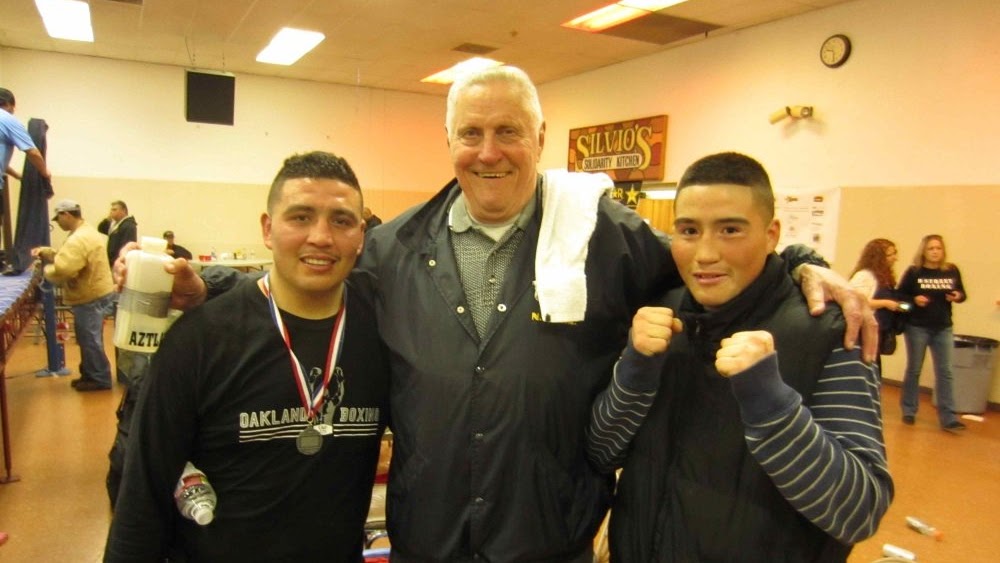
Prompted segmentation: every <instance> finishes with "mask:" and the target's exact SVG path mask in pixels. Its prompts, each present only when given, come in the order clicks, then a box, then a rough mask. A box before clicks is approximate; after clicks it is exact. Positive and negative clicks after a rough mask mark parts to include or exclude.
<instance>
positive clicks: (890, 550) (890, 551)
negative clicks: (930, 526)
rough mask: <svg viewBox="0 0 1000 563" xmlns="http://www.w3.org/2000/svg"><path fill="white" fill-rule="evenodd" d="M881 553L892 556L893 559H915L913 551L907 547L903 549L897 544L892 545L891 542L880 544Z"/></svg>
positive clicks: (915, 555)
mask: <svg viewBox="0 0 1000 563" xmlns="http://www.w3.org/2000/svg"><path fill="white" fill-rule="evenodd" d="M882 555H884V556H886V557H893V558H895V559H903V560H905V561H916V560H917V554H916V553H913V552H912V551H910V550H908V549H903V548H901V547H899V546H897V545H892V544H891V543H886V544H882Z"/></svg>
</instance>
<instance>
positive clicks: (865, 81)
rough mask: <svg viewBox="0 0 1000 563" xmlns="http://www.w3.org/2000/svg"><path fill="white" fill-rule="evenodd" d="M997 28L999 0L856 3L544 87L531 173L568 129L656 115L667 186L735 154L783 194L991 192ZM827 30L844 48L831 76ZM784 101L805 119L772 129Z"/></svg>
mask: <svg viewBox="0 0 1000 563" xmlns="http://www.w3.org/2000/svg"><path fill="white" fill-rule="evenodd" d="M998 25H1000V2H997V1H996V0H955V1H950V2H941V1H940V0H859V1H857V2H848V3H846V4H840V5H837V6H834V7H831V8H827V9H823V10H819V11H815V12H811V13H808V14H805V15H802V16H799V17H795V18H791V19H788V20H783V21H779V22H775V23H772V24H766V25H762V26H758V27H755V28H750V29H746V30H742V31H739V32H735V33H730V34H727V35H723V36H720V37H715V38H711V39H709V40H706V41H699V42H696V43H693V44H691V45H687V46H684V47H680V48H677V49H673V50H670V51H666V52H664V53H661V54H658V55H653V56H649V57H645V58H642V59H639V60H635V61H629V62H625V63H621V64H618V65H615V66H612V67H607V68H604V69H601V70H598V71H595V72H590V73H587V74H583V75H578V76H575V77H572V78H568V79H564V80H560V81H558V82H554V83H548V84H545V85H543V86H541V87H540V88H539V92H540V96H541V98H542V107H543V108H544V109H545V112H546V115H545V116H546V120H547V135H546V148H545V151H544V153H543V155H542V165H543V167H545V168H557V167H560V168H561V167H565V166H566V162H567V158H566V153H567V150H568V137H569V130H570V129H573V128H578V127H582V126H586V125H596V124H601V123H607V122H614V121H621V120H626V119H630V118H638V117H645V116H649V115H657V114H667V115H668V116H669V123H668V136H667V158H666V164H667V172H666V177H665V180H666V181H676V180H677V179H678V178H679V176H680V174H681V173H682V172H683V171H684V168H685V167H686V166H687V165H688V164H690V163H691V162H693V161H695V160H696V159H698V158H700V157H702V156H705V155H707V154H711V153H714V152H718V151H722V150H737V151H741V152H745V153H747V154H750V155H752V156H754V157H756V158H758V159H759V160H761V162H763V163H764V165H765V166H766V167H767V168H768V171H769V172H770V173H771V177H772V180H774V183H775V185H776V187H782V188H796V187H801V188H827V187H835V186H864V185H895V186H901V185H922V186H925V185H937V184H951V185H954V184H1000V166H997V165H996V164H995V160H996V156H995V152H996V149H997V147H1000V111H997V109H998V107H997V106H998V104H1000V72H998V71H1000V35H998V34H997V33H996V32H995V29H996V27H997V26H998ZM834 33H844V34H846V35H848V36H849V37H850V38H851V41H852V43H853V52H852V54H851V57H850V60H848V61H847V63H846V64H845V65H844V66H842V67H840V68H837V69H829V68H827V67H825V66H824V65H823V64H822V63H821V62H820V59H819V48H820V43H821V42H822V41H823V40H824V39H825V38H826V37H828V36H830V35H832V34H834ZM786 105H812V106H815V109H816V115H815V117H814V118H813V119H811V120H803V121H799V122H795V123H793V122H791V121H790V120H785V121H783V122H780V123H778V124H777V125H771V124H770V123H769V122H768V116H769V115H770V114H771V113H772V112H774V111H775V110H777V109H779V108H781V107H783V106H786Z"/></svg>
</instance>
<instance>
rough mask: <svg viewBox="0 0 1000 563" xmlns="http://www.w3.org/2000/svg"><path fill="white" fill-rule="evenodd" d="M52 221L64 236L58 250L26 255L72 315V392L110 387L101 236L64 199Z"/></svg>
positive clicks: (110, 291)
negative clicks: (75, 348)
mask: <svg viewBox="0 0 1000 563" xmlns="http://www.w3.org/2000/svg"><path fill="white" fill-rule="evenodd" d="M52 220H53V221H55V222H57V223H58V224H59V228H60V229H62V230H64V231H66V232H67V233H69V234H68V235H67V236H66V242H64V243H63V245H62V247H61V248H59V250H58V251H57V250H55V249H53V248H51V247H47V246H42V247H38V248H35V249H33V250H32V251H31V254H32V256H35V257H36V258H38V259H39V260H40V261H41V262H42V264H43V265H44V269H43V273H44V274H45V279H47V280H49V281H50V282H52V283H53V284H56V285H59V286H61V287H62V298H63V303H64V304H65V305H68V306H69V308H70V311H72V312H73V328H74V331H75V334H76V342H77V344H79V345H80V377H79V378H77V379H75V380H74V381H73V382H72V386H73V388H74V389H76V390H77V391H103V390H106V389H111V362H110V361H109V360H108V356H107V354H106V353H105V352H104V328H103V327H104V316H105V315H107V314H109V313H110V312H111V311H113V310H114V297H115V294H114V284H113V283H112V281H111V267H110V266H108V256H107V252H106V244H107V243H106V241H107V238H106V237H105V236H104V235H102V234H101V233H99V232H97V229H95V228H94V227H93V226H92V225H90V224H89V223H87V222H86V221H84V220H83V214H82V212H81V211H80V204H79V203H77V202H75V201H73V200H70V199H64V200H62V201H60V202H59V203H57V204H56V207H55V215H54V216H53V217H52Z"/></svg>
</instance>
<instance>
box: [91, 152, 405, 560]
mask: <svg viewBox="0 0 1000 563" xmlns="http://www.w3.org/2000/svg"><path fill="white" fill-rule="evenodd" d="M362 209H363V200H362V195H361V189H360V187H359V184H358V181H357V178H356V177H355V175H354V172H353V171H352V170H351V168H350V166H349V165H348V164H347V162H346V161H345V160H343V159H342V158H339V157H336V156H334V155H332V154H329V153H322V152H313V153H308V154H304V155H296V156H293V157H291V158H289V159H288V160H286V161H285V164H284V167H283V168H282V169H281V171H279V172H278V175H277V177H276V178H275V180H274V182H273V184H272V186H271V191H270V193H269V195H268V202H267V212H266V213H264V214H263V215H262V216H261V228H262V232H263V238H264V243H265V245H266V246H267V247H268V248H270V249H271V251H272V253H273V257H274V266H273V267H272V268H271V270H270V272H268V274H266V275H265V276H264V277H263V278H261V279H245V280H243V281H242V282H241V283H240V284H239V285H238V286H237V287H236V288H235V289H234V290H232V291H230V292H228V293H226V295H224V296H221V297H219V298H217V299H213V300H212V301H211V302H209V303H207V304H206V305H204V306H203V307H200V308H198V309H195V310H193V311H191V312H189V313H187V314H185V315H184V316H183V317H182V318H181V319H180V320H178V321H177V323H176V324H175V325H174V326H173V327H172V328H171V330H170V332H169V333H168V334H167V335H166V337H165V338H164V340H163V344H162V346H161V347H160V349H159V351H158V353H157V354H156V356H154V358H153V362H152V365H151V368H150V373H149V376H148V379H147V382H146V384H145V387H144V388H143V390H142V393H141V396H140V398H139V406H138V411H137V413H136V418H135V421H134V423H133V427H132V433H131V435H130V442H129V445H128V450H127V458H126V465H125V473H124V478H123V482H122V486H121V490H120V492H119V497H118V502H117V504H116V506H115V514H114V519H113V521H112V524H111V532H110V535H109V538H108V545H107V551H106V553H105V561H162V560H164V558H167V559H169V560H183V561H189V560H190V561H290V560H293V559H298V558H313V559H314V560H321V561H359V560H360V558H361V551H362V538H363V525H364V521H365V518H366V516H367V513H368V506H369V502H370V499H371V490H372V483H373V480H374V476H375V467H376V463H377V461H378V455H379V442H380V439H381V436H382V433H383V431H384V430H385V427H386V423H387V421H388V414H389V413H388V408H387V398H388V363H387V359H386V356H385V354H384V352H383V347H382V344H381V343H380V340H379V337H378V332H377V327H376V325H375V313H374V304H373V301H372V295H373V292H372V290H371V285H370V281H369V280H368V279H367V278H366V277H364V276H363V275H361V274H351V275H350V277H349V274H350V272H351V270H352V269H353V268H354V263H355V260H356V259H357V257H358V255H359V254H360V253H361V249H362V247H363V244H364V230H365V228H364V221H363V219H362ZM188 461H190V462H192V463H193V464H194V465H195V466H196V467H198V468H199V469H201V470H202V471H204V472H205V474H206V475H207V476H208V479H209V481H210V482H211V483H212V485H213V486H214V488H215V491H216V494H217V497H218V505H217V507H216V510H215V518H214V520H213V521H212V522H211V523H209V524H208V525H206V526H199V525H198V524H196V523H195V522H193V521H190V520H186V519H184V518H182V517H181V515H180V514H179V512H178V510H177V508H176V506H175V502H174V497H173V493H174V487H175V485H176V483H177V479H178V476H179V475H180V473H181V470H182V469H183V467H184V465H185V463H186V462H188Z"/></svg>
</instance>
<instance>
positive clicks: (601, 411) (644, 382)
mask: <svg viewBox="0 0 1000 563" xmlns="http://www.w3.org/2000/svg"><path fill="white" fill-rule="evenodd" d="M665 358H666V354H660V355H658V356H654V357H647V356H643V355H642V354H640V353H639V352H636V351H635V349H634V348H633V347H632V343H631V341H630V342H629V345H628V347H626V349H625V351H624V352H623V353H622V357H621V358H620V359H619V360H618V363H616V364H615V370H614V375H613V376H612V377H611V383H609V384H608V387H607V389H605V390H604V391H603V392H601V394H600V395H598V396H597V398H596V399H595V400H594V405H593V408H592V410H591V417H590V424H589V425H588V427H587V457H588V459H589V460H590V462H591V463H592V464H593V465H594V466H595V467H597V468H598V470H600V471H603V472H611V471H614V470H615V469H617V468H619V467H621V466H622V463H623V462H624V460H625V456H626V454H627V453H628V448H629V444H631V443H632V438H634V437H635V434H636V432H638V431H639V427H640V426H641V425H642V421H643V420H645V418H646V415H647V414H648V413H649V409H650V407H652V405H653V401H654V400H655V399H656V392H657V389H658V387H659V382H660V373H661V371H662V369H663V361H664V359H665Z"/></svg>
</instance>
